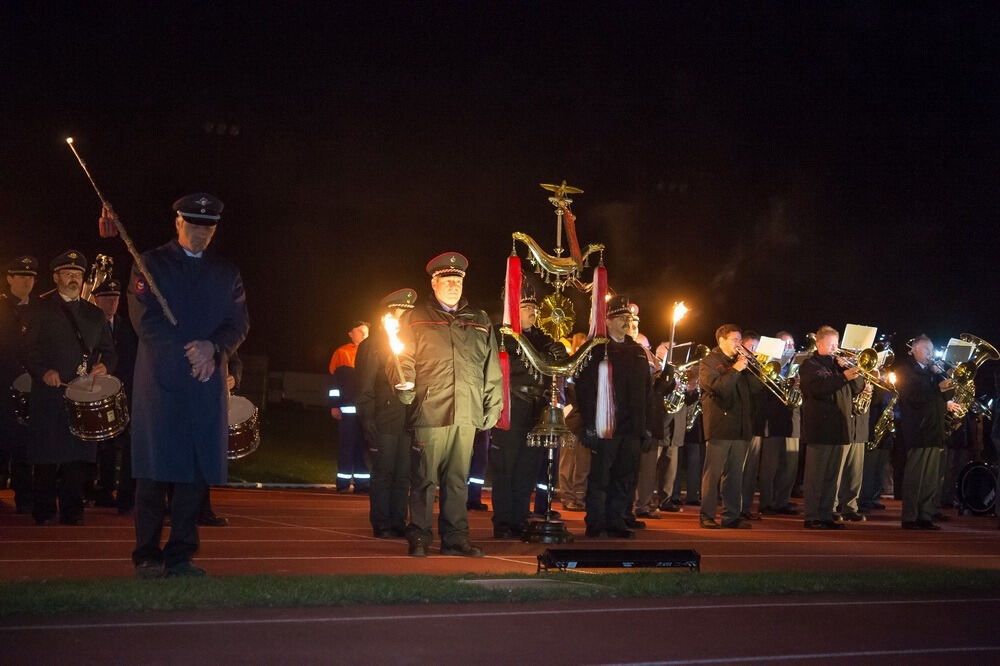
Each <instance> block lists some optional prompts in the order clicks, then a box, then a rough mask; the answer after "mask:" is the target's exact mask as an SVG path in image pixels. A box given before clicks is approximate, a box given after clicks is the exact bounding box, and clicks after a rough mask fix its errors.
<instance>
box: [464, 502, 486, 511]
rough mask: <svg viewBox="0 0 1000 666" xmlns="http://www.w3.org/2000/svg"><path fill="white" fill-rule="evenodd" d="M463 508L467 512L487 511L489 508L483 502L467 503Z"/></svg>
mask: <svg viewBox="0 0 1000 666" xmlns="http://www.w3.org/2000/svg"><path fill="white" fill-rule="evenodd" d="M465 508H466V509H468V510H469V511H489V510H490V506H489V504H486V503H485V502H469V503H468V504H466V505H465Z"/></svg>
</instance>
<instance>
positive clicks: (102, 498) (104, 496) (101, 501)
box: [94, 491, 118, 508]
mask: <svg viewBox="0 0 1000 666" xmlns="http://www.w3.org/2000/svg"><path fill="white" fill-rule="evenodd" d="M117 505H118V504H117V502H116V501H115V496H114V495H112V494H111V493H110V492H108V491H103V492H99V493H97V495H95V496H94V506H100V507H105V508H108V507H113V506H117Z"/></svg>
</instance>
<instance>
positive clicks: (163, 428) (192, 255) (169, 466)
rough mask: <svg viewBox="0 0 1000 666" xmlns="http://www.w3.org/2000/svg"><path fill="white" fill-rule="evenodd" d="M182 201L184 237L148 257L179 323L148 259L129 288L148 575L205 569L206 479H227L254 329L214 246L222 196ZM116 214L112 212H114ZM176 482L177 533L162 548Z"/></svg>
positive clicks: (142, 541) (138, 531)
mask: <svg viewBox="0 0 1000 666" xmlns="http://www.w3.org/2000/svg"><path fill="white" fill-rule="evenodd" d="M172 208H173V210H174V213H175V216H174V229H175V230H176V233H177V237H176V238H175V239H173V240H171V241H169V242H168V243H165V244H164V245H161V246H160V247H158V248H156V249H155V250H151V251H149V252H146V253H144V254H143V260H144V262H145V265H146V267H147V268H148V270H149V273H150V277H152V279H153V280H154V281H155V282H156V286H157V287H158V288H159V289H160V291H161V292H162V294H163V296H164V297H165V300H166V302H167V304H168V307H169V308H170V310H171V311H173V312H174V313H175V314H176V317H177V324H176V325H174V324H172V323H171V322H170V320H169V319H168V317H167V315H166V312H165V311H164V309H163V306H162V304H161V302H160V301H159V299H157V298H156V296H155V292H154V290H153V287H152V285H151V284H150V282H149V277H147V276H146V275H145V274H143V273H142V272H141V271H140V270H139V268H138V267H133V269H132V277H131V280H130V281H129V287H128V310H129V316H130V318H131V320H132V326H133V328H134V329H135V332H136V334H137V335H138V337H139V352H138V355H137V356H136V366H135V375H134V380H133V381H134V385H135V396H134V397H133V400H132V405H133V407H134V411H133V413H132V473H133V475H134V476H135V479H136V499H135V535H136V546H135V550H134V551H133V552H132V562H133V563H134V564H135V569H136V576H137V577H139V578H160V577H163V576H186V577H197V576H204V575H205V571H204V570H203V569H201V568H200V567H196V566H194V565H193V564H192V563H191V558H192V557H193V556H194V554H195V553H196V552H197V551H198V546H199V543H200V541H199V538H198V525H197V520H198V513H199V511H200V509H201V503H202V501H203V499H204V497H205V493H206V492H207V490H206V486H208V485H211V484H220V483H225V482H226V481H227V476H228V475H227V465H228V460H227V457H226V456H227V450H228V433H229V422H228V418H227V400H228V397H227V396H228V391H227V389H226V378H227V377H228V375H229V373H228V371H227V366H228V359H229V355H230V354H232V353H233V351H235V350H236V348H237V347H239V346H240V343H242V342H243V340H244V338H246V334H247V331H248V330H249V328H250V319H249V315H248V314H247V307H246V292H245V291H244V289H243V279H242V277H241V276H240V272H239V270H238V269H237V268H236V266H235V265H233V264H232V263H230V262H229V261H228V260H226V259H224V258H222V257H220V256H219V255H217V254H216V253H215V252H214V251H210V250H209V249H208V247H209V245H210V244H211V242H212V239H213V237H214V236H215V231H216V228H217V225H218V224H219V221H220V220H221V218H222V208H223V204H222V202H221V201H219V200H218V199H217V198H215V197H213V196H212V195H210V194H200V193H199V194H191V195H188V196H186V197H183V198H181V199H178V200H177V201H175V202H174V204H173V207H172ZM112 215H113V213H112V212H111V211H110V210H107V209H105V210H104V213H103V217H104V218H108V217H110V216H112ZM105 223H106V222H105V221H104V220H103V219H102V224H105ZM170 485H172V486H173V499H172V502H171V508H170V537H169V539H168V540H167V543H166V544H165V545H164V546H163V547H162V548H161V546H160V537H161V533H162V531H163V520H164V513H165V503H164V497H165V496H166V491H167V487H168V486H170Z"/></svg>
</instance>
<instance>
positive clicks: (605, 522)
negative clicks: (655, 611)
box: [576, 296, 651, 539]
mask: <svg viewBox="0 0 1000 666" xmlns="http://www.w3.org/2000/svg"><path fill="white" fill-rule="evenodd" d="M630 318H631V312H630V309H629V302H628V299H627V298H626V297H624V296H616V297H614V298H612V299H611V300H610V301H608V305H607V310H606V321H607V329H608V337H609V338H610V340H609V341H608V342H607V344H606V345H605V349H604V350H601V349H595V350H594V352H593V353H594V355H595V357H594V358H593V359H591V362H590V363H589V364H588V365H587V367H586V368H584V369H583V371H582V372H581V373H580V375H579V378H578V379H577V381H576V393H577V399H578V400H579V401H580V413H581V415H582V416H583V423H584V442H583V443H584V445H585V446H586V447H587V448H589V449H590V450H591V451H592V452H593V456H592V458H591V464H590V475H589V476H588V478H587V499H586V505H587V515H586V518H585V522H586V524H587V536H588V537H600V536H604V535H607V536H611V537H617V538H624V539H634V538H635V532H633V531H632V530H630V529H628V521H629V520H630V519H631V515H630V512H631V509H632V498H633V493H634V492H635V478H636V474H637V472H638V468H639V452H640V450H641V446H642V440H643V439H648V438H650V437H651V435H650V434H649V433H648V432H647V430H646V406H647V399H648V391H649V385H650V382H649V363H648V362H647V361H646V354H645V352H644V351H643V350H642V347H640V346H639V345H638V344H637V343H636V342H635V341H634V340H632V338H630V337H629V336H628V334H627V332H626V331H627V330H628V324H629V319H630ZM602 356H603V358H602ZM605 360H606V361H607V365H606V366H605V367H606V368H607V369H608V370H607V371H608V372H609V373H610V376H611V384H610V386H608V385H606V384H605V385H603V386H602V381H601V376H602V375H603V374H604V372H603V371H602V370H601V365H602V364H603V363H604V361H605ZM606 390H610V391H611V396H610V402H609V403H605V404H601V396H603V395H604V391H606ZM599 394H601V396H599ZM612 406H613V407H612ZM608 407H612V414H611V415H610V419H609V420H610V423H609V422H607V420H606V418H605V416H600V418H599V410H602V408H608ZM599 426H600V427H601V428H602V429H603V430H600V429H599Z"/></svg>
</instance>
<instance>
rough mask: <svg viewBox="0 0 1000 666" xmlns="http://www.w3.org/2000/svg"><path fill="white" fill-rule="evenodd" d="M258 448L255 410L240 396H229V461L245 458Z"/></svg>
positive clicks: (251, 404)
mask: <svg viewBox="0 0 1000 666" xmlns="http://www.w3.org/2000/svg"><path fill="white" fill-rule="evenodd" d="M258 446H260V430H259V427H258V422H257V408H256V407H254V404H253V403H252V402H250V401H249V400H247V399H246V398H244V397H243V396H241V395H231V396H229V451H228V453H227V455H226V457H227V458H229V460H239V459H240V458H245V457H246V456H248V455H250V454H251V453H253V452H254V451H256V450H257V447H258Z"/></svg>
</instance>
